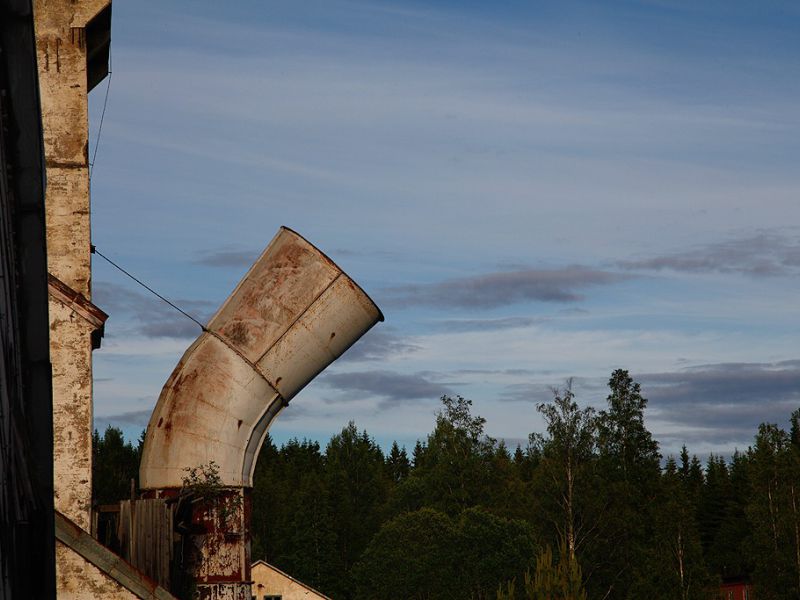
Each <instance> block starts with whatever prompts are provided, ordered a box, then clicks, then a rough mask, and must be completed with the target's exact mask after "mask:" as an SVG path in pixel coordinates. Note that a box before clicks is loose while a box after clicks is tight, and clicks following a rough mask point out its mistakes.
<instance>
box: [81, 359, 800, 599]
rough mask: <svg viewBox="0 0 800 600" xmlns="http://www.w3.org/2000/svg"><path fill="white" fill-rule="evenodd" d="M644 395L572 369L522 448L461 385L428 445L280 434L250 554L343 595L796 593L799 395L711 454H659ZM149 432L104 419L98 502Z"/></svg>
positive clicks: (269, 458) (346, 435)
mask: <svg viewBox="0 0 800 600" xmlns="http://www.w3.org/2000/svg"><path fill="white" fill-rule="evenodd" d="M645 396H646V391H644V390H642V389H641V388H640V386H639V384H638V383H636V382H635V381H634V380H633V379H632V378H631V376H630V375H629V374H628V372H627V371H624V370H617V371H614V373H612V375H611V377H610V379H609V382H608V397H607V401H606V406H605V407H604V408H602V409H601V410H595V409H593V408H590V407H582V406H583V405H582V404H581V403H579V400H580V399H576V397H575V394H574V393H573V391H572V389H571V386H570V385H569V383H567V384H566V385H565V386H564V387H563V388H562V389H557V390H554V391H553V396H552V399H551V400H550V401H549V402H546V403H543V404H540V405H538V406H536V410H538V412H539V413H540V415H541V417H542V419H543V421H544V423H545V426H546V428H545V430H543V431H538V432H534V433H531V435H530V438H529V441H528V443H527V445H526V446H524V447H515V448H509V447H507V446H506V445H505V444H504V443H503V442H502V441H498V440H495V439H492V438H491V437H489V436H487V435H486V433H485V420H484V419H483V418H482V417H480V416H479V415H477V414H474V410H473V408H472V403H471V402H470V401H469V400H467V399H465V398H462V397H460V396H454V397H450V396H444V397H442V398H441V406H440V408H439V411H438V412H437V413H436V415H435V423H434V426H433V431H431V433H430V434H428V436H427V438H426V439H425V440H421V441H419V442H417V444H416V446H415V447H414V448H409V449H405V448H401V447H399V446H398V445H397V443H395V444H394V445H392V446H391V449H389V450H388V451H384V450H383V449H382V448H381V447H380V446H379V445H378V444H377V443H376V442H375V440H374V439H373V438H372V437H371V436H370V434H369V433H368V432H367V431H363V430H359V429H358V427H357V424H356V423H353V422H350V423H349V424H347V425H346V426H345V427H344V428H343V429H342V430H341V432H340V433H337V434H336V435H334V436H333V437H332V438H331V439H330V441H329V442H328V443H327V445H325V446H324V447H323V446H321V445H320V444H319V443H318V442H316V441H308V440H291V441H289V442H287V443H285V444H283V445H281V446H277V445H276V444H275V443H273V441H272V440H271V439H270V438H267V440H266V441H265V443H264V445H263V447H262V449H261V453H260V456H259V460H258V463H257V466H256V472H255V479H254V489H253V500H252V501H253V504H252V527H253V531H252V539H253V544H252V558H253V560H258V559H263V560H266V561H267V562H269V563H272V564H274V565H275V566H277V567H279V568H280V569H282V570H283V571H285V572H287V573H289V574H290V575H292V576H293V577H295V578H296V579H298V580H300V581H303V582H304V583H307V584H308V585H310V586H312V587H314V588H316V589H318V590H319V591H321V592H323V593H324V594H326V595H328V596H330V597H331V598H334V599H336V600H340V599H341V600H348V599H364V600H373V599H374V600H407V599H415V600H439V599H442V600H450V599H452V600H462V599H469V598H472V599H475V600H486V599H491V600H506V599H508V600H512V599H544V598H552V599H556V598H558V599H564V600H566V599H570V600H572V599H592V600H594V599H597V600H603V599H607V600H614V599H631V600H642V599H648V600H661V599H663V600H667V599H670V600H701V599H702V600H706V599H715V598H719V597H720V595H719V586H720V583H721V582H722V581H724V580H729V579H731V578H744V579H746V580H748V581H750V582H751V583H752V584H753V586H754V594H753V597H754V598H755V599H757V600H783V599H789V598H800V409H798V410H796V411H794V413H792V414H791V415H787V418H788V420H789V423H790V428H789V431H786V430H784V429H783V428H781V427H779V426H778V425H776V424H773V423H762V424H761V425H760V426H759V427H758V429H757V431H754V432H753V440H752V444H751V445H750V447H749V448H746V449H742V451H739V452H736V453H735V454H733V456H728V457H723V456H713V455H712V456H709V457H707V458H706V459H704V460H702V461H701V460H700V459H699V458H698V457H697V456H696V455H695V454H693V453H692V450H691V449H690V448H686V447H684V448H683V449H682V451H681V452H680V454H679V455H678V456H668V455H662V453H661V451H660V449H659V444H658V441H657V440H656V439H654V437H653V435H652V434H651V432H650V431H648V429H647V427H646V425H645V419H644V416H645V411H646V408H647V400H646V398H645ZM533 410H534V409H533V408H531V411H533ZM531 417H532V415H531ZM520 418H525V416H524V415H521V416H520ZM532 420H533V419H532ZM140 447H141V443H140V444H139V446H138V447H137V446H136V445H134V444H131V443H130V442H126V441H125V440H124V439H123V436H122V433H121V431H120V430H118V429H115V428H111V427H109V428H108V429H107V430H106V431H105V432H104V434H103V435H100V434H99V433H98V432H95V435H94V454H95V456H94V459H95V460H94V482H95V489H94V501H95V502H96V503H98V504H104V503H111V502H115V501H118V500H120V499H123V498H126V497H129V495H130V478H131V477H137V475H138V455H139V451H140Z"/></svg>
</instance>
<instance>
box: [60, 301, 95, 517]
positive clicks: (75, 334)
mask: <svg viewBox="0 0 800 600" xmlns="http://www.w3.org/2000/svg"><path fill="white" fill-rule="evenodd" d="M92 329H93V327H92V326H91V325H90V324H89V323H88V322H87V321H86V320H85V319H83V318H82V317H81V316H80V315H78V314H77V313H76V312H75V310H73V309H72V308H70V307H68V306H65V305H64V304H62V303H61V302H59V301H58V300H55V299H54V298H53V297H52V296H51V298H50V360H51V362H52V365H53V400H54V401H53V425H54V426H53V475H54V483H55V507H56V510H58V511H60V512H62V513H63V514H65V515H66V516H68V517H69V518H70V519H72V520H73V521H74V522H75V523H77V524H78V525H80V526H81V527H82V528H83V529H85V530H87V531H88V530H89V527H90V524H91V509H92V346H91V340H90V336H91V332H92Z"/></svg>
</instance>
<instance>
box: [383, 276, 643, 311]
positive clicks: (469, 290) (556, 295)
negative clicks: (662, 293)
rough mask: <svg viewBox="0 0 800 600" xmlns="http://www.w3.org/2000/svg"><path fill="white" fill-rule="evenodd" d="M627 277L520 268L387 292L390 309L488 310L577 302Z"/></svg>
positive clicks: (404, 287)
mask: <svg viewBox="0 0 800 600" xmlns="http://www.w3.org/2000/svg"><path fill="white" fill-rule="evenodd" d="M629 278H630V276H628V275H624V274H619V273H612V272H610V271H601V270H597V269H591V268H589V267H582V266H569V267H564V268H562V269H520V270H516V271H499V272H495V273H486V274H484V275H477V276H475V277H463V278H459V279H450V280H447V281H443V282H440V283H432V284H417V285H404V286H398V287H394V288H389V289H388V290H386V292H387V293H386V296H385V297H386V299H387V301H388V302H389V303H390V304H391V305H393V306H400V307H403V306H420V305H421V306H432V307H436V308H443V309H447V308H473V309H490V308H497V307H500V306H508V305H511V304H518V303H520V302H530V301H535V302H559V303H565V302H578V301H580V300H583V299H584V296H583V294H581V293H579V291H580V290H583V289H585V288H588V287H594V286H599V285H610V284H613V283H618V282H620V281H624V280H626V279H629Z"/></svg>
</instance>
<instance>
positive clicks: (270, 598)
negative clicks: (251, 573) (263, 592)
mask: <svg viewBox="0 0 800 600" xmlns="http://www.w3.org/2000/svg"><path fill="white" fill-rule="evenodd" d="M281 598H283V596H264V600H281Z"/></svg>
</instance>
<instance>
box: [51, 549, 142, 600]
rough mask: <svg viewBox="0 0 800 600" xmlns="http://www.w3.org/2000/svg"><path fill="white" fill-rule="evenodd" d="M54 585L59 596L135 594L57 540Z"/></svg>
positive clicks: (63, 599) (99, 598)
mask: <svg viewBox="0 0 800 600" xmlns="http://www.w3.org/2000/svg"><path fill="white" fill-rule="evenodd" d="M56 585H57V588H58V599H59V600H86V599H89V598H91V599H93V600H106V599H108V600H129V599H130V600H136V598H138V596H136V595H135V594H133V593H132V592H130V591H128V590H127V589H125V588H124V587H123V586H122V585H120V584H119V583H117V582H116V581H114V580H113V579H111V578H110V577H109V576H108V575H106V574H105V573H103V572H102V571H101V570H100V569H98V568H97V567H96V566H94V565H93V564H92V563H90V562H89V561H87V560H86V559H85V558H83V557H82V556H80V555H79V554H77V553H75V552H74V551H73V550H72V549H70V548H68V547H67V546H65V545H64V544H62V543H61V542H56Z"/></svg>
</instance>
